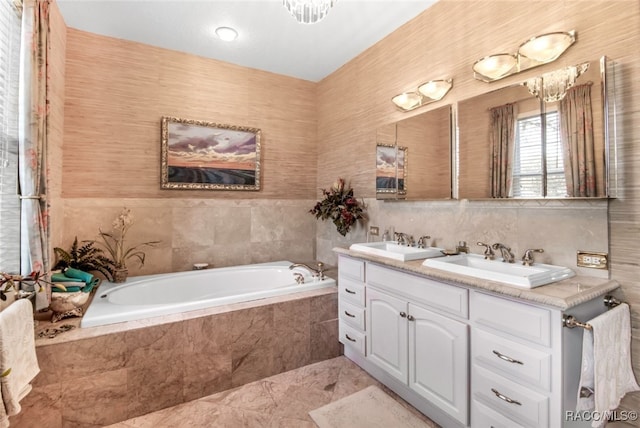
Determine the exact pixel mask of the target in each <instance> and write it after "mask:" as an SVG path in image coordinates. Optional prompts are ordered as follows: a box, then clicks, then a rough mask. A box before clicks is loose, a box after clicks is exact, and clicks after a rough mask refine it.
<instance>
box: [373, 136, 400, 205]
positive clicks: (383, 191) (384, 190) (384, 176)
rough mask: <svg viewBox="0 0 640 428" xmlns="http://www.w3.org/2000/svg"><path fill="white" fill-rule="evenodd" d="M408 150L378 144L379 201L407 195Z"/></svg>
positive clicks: (377, 178) (377, 188) (377, 182)
mask: <svg viewBox="0 0 640 428" xmlns="http://www.w3.org/2000/svg"><path fill="white" fill-rule="evenodd" d="M406 176H407V148H406V147H401V146H396V145H391V144H378V145H377V147H376V194H377V195H378V199H384V198H385V197H386V198H395V197H402V196H404V195H406V193H407V187H406V184H407V182H406Z"/></svg>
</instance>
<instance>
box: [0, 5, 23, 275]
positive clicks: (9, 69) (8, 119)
mask: <svg viewBox="0 0 640 428" xmlns="http://www.w3.org/2000/svg"><path fill="white" fill-rule="evenodd" d="M20 26H21V22H20V16H19V11H18V9H16V5H15V2H14V0H0V271H3V272H18V271H19V270H20V199H19V198H18V191H17V190H18V82H19V69H20V37H21V36H20Z"/></svg>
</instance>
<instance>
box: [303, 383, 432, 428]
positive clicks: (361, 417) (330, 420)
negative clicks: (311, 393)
mask: <svg viewBox="0 0 640 428" xmlns="http://www.w3.org/2000/svg"><path fill="white" fill-rule="evenodd" d="M309 416H311V418H312V419H313V421H314V422H315V423H316V424H317V425H318V426H319V427H320V428H389V427H393V428H424V427H429V426H430V425H428V424H427V423H426V422H424V421H422V420H420V418H418V417H417V416H416V415H414V414H412V413H411V412H410V411H409V410H407V409H406V408H404V407H403V406H402V404H400V403H398V402H397V401H396V400H394V399H393V398H391V397H390V396H388V395H387V394H385V393H384V392H383V391H382V390H381V389H380V388H378V387H377V386H370V387H368V388H365V389H363V390H362V391H359V392H356V393H355V394H352V395H349V396H348V397H344V398H342V399H340V400H338V401H334V402H333V403H329V404H327V405H326V406H323V407H320V408H319V409H315V410H312V411H310V412H309Z"/></svg>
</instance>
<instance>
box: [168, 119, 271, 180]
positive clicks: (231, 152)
mask: <svg viewBox="0 0 640 428" xmlns="http://www.w3.org/2000/svg"><path fill="white" fill-rule="evenodd" d="M260 135H261V132H260V129H258V128H248V127H245V126H235V125H222V124H219V123H213V122H205V121H202V120H191V119H179V118H177V117H166V116H165V117H163V118H162V153H161V167H160V169H161V175H162V179H161V182H162V183H161V186H162V188H163V189H192V190H194V189H195V190H197V189H205V190H260Z"/></svg>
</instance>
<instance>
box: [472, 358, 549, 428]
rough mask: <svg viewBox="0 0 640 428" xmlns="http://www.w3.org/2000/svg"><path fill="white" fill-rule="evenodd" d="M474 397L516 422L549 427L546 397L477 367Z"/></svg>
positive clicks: (529, 425) (474, 376)
mask: <svg viewBox="0 0 640 428" xmlns="http://www.w3.org/2000/svg"><path fill="white" fill-rule="evenodd" d="M471 394H472V397H473V400H477V401H479V402H480V403H481V404H484V405H486V406H488V407H490V408H491V409H493V410H494V411H496V412H498V413H500V414H502V415H504V416H506V417H508V418H511V419H513V420H514V421H516V422H518V423H519V424H521V425H522V426H525V427H532V428H533V427H547V426H549V398H548V397H547V396H545V395H542V394H539V393H537V392H535V391H533V390H531V389H529V388H526V387H524V386H522V385H518V384H517V383H515V382H511V381H510V380H508V379H505V378H503V377H502V376H498V375H496V374H494V373H493V372H490V371H488V370H485V369H483V368H481V367H478V366H474V367H473V374H472V382H471ZM510 400H511V401H510ZM474 426H475V425H474Z"/></svg>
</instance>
